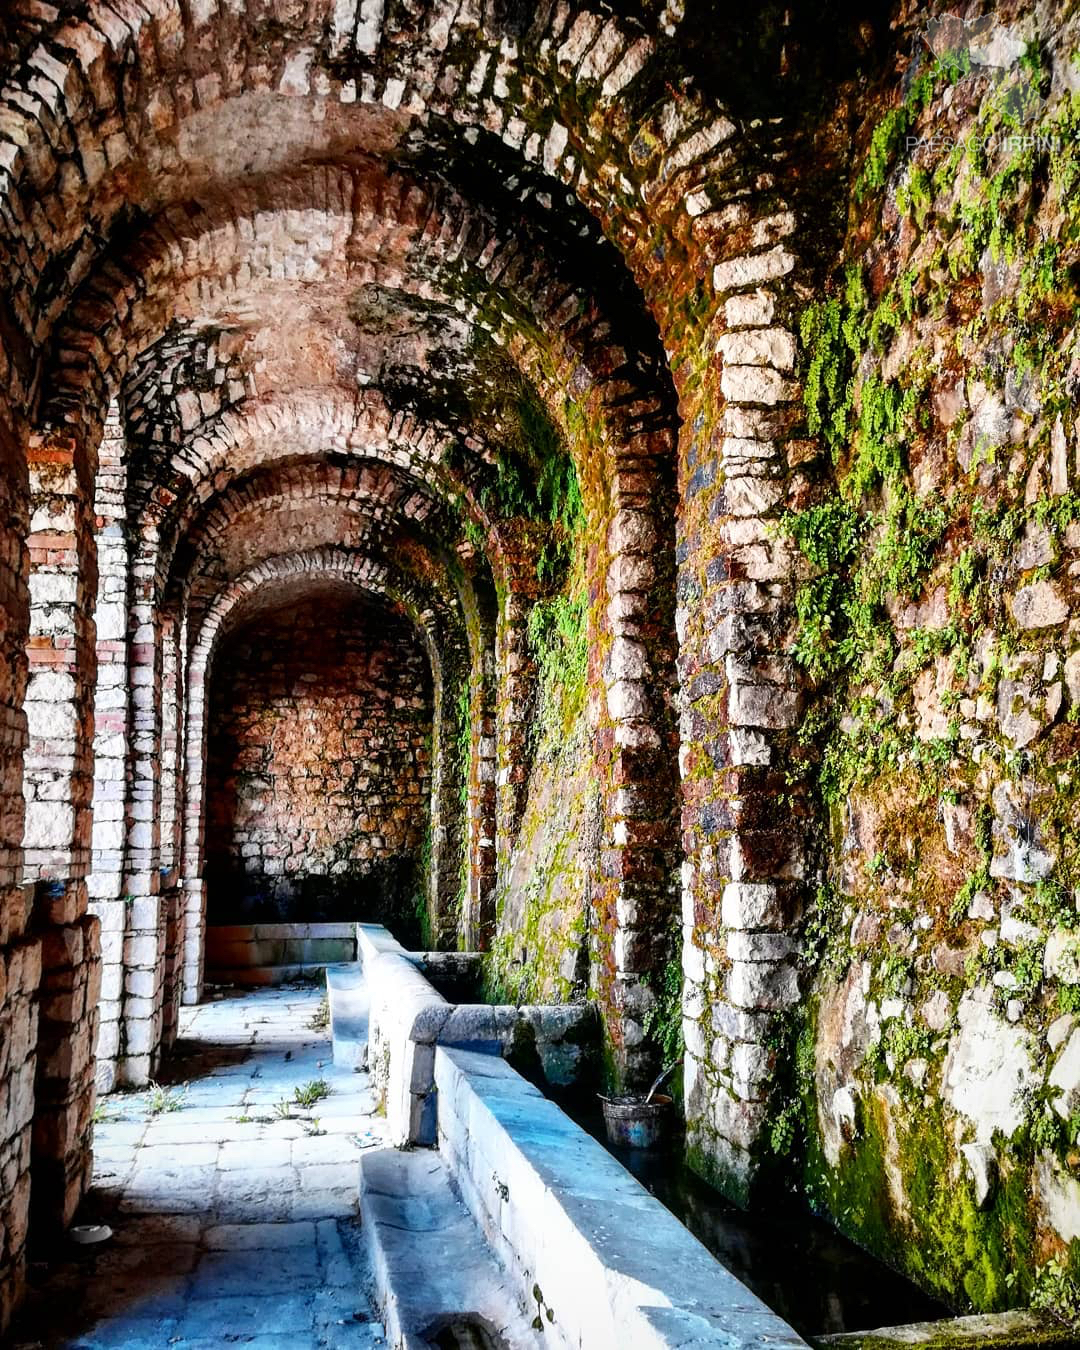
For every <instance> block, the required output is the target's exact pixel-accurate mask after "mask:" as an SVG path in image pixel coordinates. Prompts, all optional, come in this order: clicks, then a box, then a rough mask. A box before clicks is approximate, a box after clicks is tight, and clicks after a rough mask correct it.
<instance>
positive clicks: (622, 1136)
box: [600, 1092, 671, 1148]
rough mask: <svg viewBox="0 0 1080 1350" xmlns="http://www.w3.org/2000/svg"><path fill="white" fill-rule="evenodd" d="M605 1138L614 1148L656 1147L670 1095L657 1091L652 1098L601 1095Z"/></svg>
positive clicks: (667, 1111) (667, 1113)
mask: <svg viewBox="0 0 1080 1350" xmlns="http://www.w3.org/2000/svg"><path fill="white" fill-rule="evenodd" d="M600 1101H601V1103H602V1105H603V1108H604V1126H605V1128H606V1129H607V1137H608V1142H609V1143H611V1144H614V1145H615V1146H616V1147H617V1148H655V1147H656V1146H657V1144H659V1143H660V1142H661V1141H662V1140H663V1137H664V1133H665V1130H666V1128H667V1121H668V1115H669V1113H670V1110H671V1098H670V1097H664V1096H662V1095H661V1094H660V1093H659V1092H657V1093H656V1094H655V1095H654V1096H653V1099H652V1101H651V1102H648V1103H646V1102H644V1101H643V1100H642V1099H641V1098H640V1097H601V1098H600Z"/></svg>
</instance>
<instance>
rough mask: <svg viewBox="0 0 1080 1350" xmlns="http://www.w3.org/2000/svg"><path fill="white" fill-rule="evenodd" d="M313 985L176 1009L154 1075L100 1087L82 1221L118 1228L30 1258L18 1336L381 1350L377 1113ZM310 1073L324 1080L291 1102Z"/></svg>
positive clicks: (52, 1347) (71, 1344)
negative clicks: (310, 1099) (106, 1236)
mask: <svg viewBox="0 0 1080 1350" xmlns="http://www.w3.org/2000/svg"><path fill="white" fill-rule="evenodd" d="M319 998H320V993H319V990H318V989H316V988H312V987H305V988H302V989H278V988H275V989H260V990H257V991H254V992H251V993H245V994H244V995H242V996H235V995H234V996H226V997H224V998H222V999H220V1000H219V1001H215V1002H212V1003H208V1004H203V1005H201V1006H199V1007H197V1008H185V1009H183V1010H182V1012H181V1041H180V1042H179V1043H178V1056H177V1058H176V1059H174V1060H173V1061H172V1063H171V1064H170V1065H169V1066H168V1071H167V1072H166V1073H163V1075H162V1089H161V1090H159V1091H156V1092H155V1091H154V1090H153V1089H148V1090H146V1091H141V1092H131V1093H116V1094H113V1095H111V1096H109V1097H106V1098H103V1099H102V1101H101V1103H100V1105H99V1111H98V1121H99V1123H98V1124H97V1125H96V1127H95V1170H94V1186H93V1189H92V1190H91V1192H90V1195H89V1196H88V1199H87V1202H86V1204H85V1206H84V1212H83V1213H81V1214H80V1216H79V1219H80V1221H83V1222H98V1221H104V1222H107V1223H109V1224H110V1225H111V1226H112V1227H113V1228H114V1236H113V1238H112V1240H111V1241H110V1242H109V1243H107V1244H105V1245H104V1246H103V1247H101V1248H77V1247H75V1246H73V1245H72V1246H69V1247H67V1248H65V1249H64V1251H63V1252H62V1253H59V1254H58V1256H57V1258H56V1259H55V1260H54V1261H53V1262H52V1263H51V1264H50V1265H49V1266H48V1267H40V1266H35V1267H34V1268H33V1270H32V1279H31V1291H30V1297H29V1299H28V1303H27V1306H26V1308H25V1310H24V1312H23V1314H22V1316H21V1317H20V1320H19V1321H18V1323H17V1324H16V1326H15V1327H14V1328H13V1336H12V1340H11V1345H12V1346H13V1347H17V1348H19V1347H26V1348H27V1350H30V1347H33V1348H34V1350H39V1348H40V1350H60V1347H65V1348H67V1350H143V1347H147V1348H149V1347H153V1350H163V1347H173V1346H176V1347H180V1350H209V1347H214V1350H221V1347H222V1346H223V1345H229V1346H232V1345H242V1346H245V1347H248V1350H260V1347H267V1348H268V1350H269V1348H270V1347H286V1346H287V1347H288V1348H289V1350H309V1348H310V1350H381V1348H382V1347H385V1345H386V1340H385V1337H384V1334H383V1328H382V1325H381V1324H380V1322H379V1320H378V1317H377V1315H376V1313H375V1310H374V1307H373V1304H372V1302H371V1299H370V1295H369V1292H368V1290H369V1284H370V1272H369V1265H368V1261H367V1257H366V1253H365V1251H364V1248H363V1245H362V1243H361V1241H360V1234H359V1219H358V1216H357V1175H358V1167H359V1159H360V1157H361V1156H362V1154H363V1153H364V1151H365V1150H366V1149H368V1148H371V1147H375V1146H382V1144H383V1142H384V1140H383V1133H382V1128H381V1121H380V1119H379V1117H378V1116H377V1115H376V1113H375V1103H374V1097H373V1094H372V1092H371V1089H370V1086H369V1083H368V1078H367V1075H366V1074H365V1073H358V1072H356V1071H354V1070H352V1069H343V1068H341V1067H340V1066H339V1067H335V1066H334V1064H333V1063H332V1060H331V1053H330V1044H329V1040H328V1035H327V1032H325V1031H320V1030H316V1029H313V1028H312V1027H311V1025H310V1023H311V1020H312V1018H313V1016H314V1014H315V1012H316V1009H317V1008H318V1005H319ZM313 1081H321V1082H323V1083H325V1084H326V1087H327V1089H328V1092H329V1095H328V1096H326V1097H325V1098H323V1099H322V1100H321V1101H318V1102H316V1103H315V1104H314V1105H313V1106H311V1107H309V1108H304V1107H301V1106H299V1105H297V1104H296V1102H295V1101H294V1099H293V1093H294V1090H295V1089H297V1088H303V1087H304V1086H305V1085H306V1084H309V1083H311V1082H313ZM279 1104H280V1105H279Z"/></svg>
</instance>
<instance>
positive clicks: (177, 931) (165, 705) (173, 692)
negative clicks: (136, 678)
mask: <svg viewBox="0 0 1080 1350" xmlns="http://www.w3.org/2000/svg"><path fill="white" fill-rule="evenodd" d="M184 636H185V629H184V625H182V624H181V623H180V622H179V621H178V620H177V619H176V618H175V617H174V616H171V615H169V616H166V618H165V619H164V621H163V624H162V691H161V708H162V711H161V721H162V730H161V813H160V815H161V859H160V861H161V868H160V875H161V881H162V887H163V889H162V901H163V917H164V921H165V968H164V977H163V988H162V1027H161V1035H162V1045H163V1047H164V1048H165V1049H166V1050H168V1049H171V1047H172V1046H173V1045H174V1044H175V1042H176V1035H177V1030H178V1027H179V1019H180V1003H181V999H182V995H183V983H184V894H183V890H182V888H181V886H180V884H179V859H180V838H179V830H180V818H181V812H180V792H181V787H182V782H183V774H182V771H181V752H182V748H183V744H184V699H183V678H182V675H183V663H182V652H183V648H184V645H185V644H184Z"/></svg>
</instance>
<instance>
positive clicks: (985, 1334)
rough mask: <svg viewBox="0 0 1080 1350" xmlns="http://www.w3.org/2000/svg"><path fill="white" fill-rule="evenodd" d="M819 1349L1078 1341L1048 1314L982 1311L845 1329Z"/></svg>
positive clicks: (1035, 1347) (942, 1348)
mask: <svg viewBox="0 0 1080 1350" xmlns="http://www.w3.org/2000/svg"><path fill="white" fill-rule="evenodd" d="M814 1344H815V1346H817V1347H818V1348H819V1350H826V1347H830V1348H831V1347H833V1346H835V1347H837V1350H896V1347H898V1346H915V1347H922V1350H952V1347H956V1350H962V1348H963V1347H965V1346H981V1345H991V1346H996V1347H998V1350H1041V1347H1044V1346H1045V1347H1051V1346H1060V1347H1062V1350H1064V1347H1066V1346H1075V1345H1076V1344H1077V1336H1076V1333H1075V1332H1074V1331H1072V1330H1070V1329H1069V1328H1068V1327H1064V1326H1062V1325H1061V1324H1060V1323H1059V1322H1055V1321H1053V1320H1052V1319H1051V1318H1050V1317H1049V1316H1048V1315H1047V1314H1045V1313H1034V1312H1006V1313H982V1314H979V1315H976V1316H974V1317H952V1318H948V1319H946V1320H945V1321H943V1322H913V1323H911V1324H910V1325H909V1326H904V1327H880V1328H879V1329H878V1330H876V1331H853V1332H842V1333H839V1334H837V1335H835V1336H822V1337H819V1338H817V1339H815V1341H814Z"/></svg>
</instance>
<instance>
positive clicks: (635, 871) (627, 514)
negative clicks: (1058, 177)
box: [589, 432, 677, 1087]
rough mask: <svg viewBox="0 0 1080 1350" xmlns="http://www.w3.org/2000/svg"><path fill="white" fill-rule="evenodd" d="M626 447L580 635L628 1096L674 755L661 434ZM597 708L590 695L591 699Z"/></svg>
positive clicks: (653, 953)
mask: <svg viewBox="0 0 1080 1350" xmlns="http://www.w3.org/2000/svg"><path fill="white" fill-rule="evenodd" d="M654 436H655V444H652V439H653V438H647V437H642V438H640V443H638V444H635V443H633V442H631V443H630V444H629V445H628V446H627V447H626V451H625V453H624V454H623V455H621V456H620V463H619V467H618V468H617V470H616V473H615V475H614V482H613V484H612V499H613V509H612V514H611V516H610V519H609V521H608V522H607V533H606V541H605V542H606V549H604V550H602V551H598V552H600V556H602V557H606V559H607V566H606V573H605V575H604V578H603V582H602V589H603V593H604V594H605V596H606V606H605V608H604V610H603V611H602V614H601V615H600V616H599V617H594V620H593V622H594V623H599V625H600V627H601V631H600V633H596V634H591V635H590V672H589V673H590V687H591V688H592V689H595V690H597V691H600V690H602V691H603V692H602V700H603V701H602V704H601V706H600V707H599V709H595V708H594V710H593V713H592V716H593V718H594V722H595V725H596V726H597V742H596V744H597V761H598V763H599V764H600V765H601V766H602V767H601V772H602V773H603V775H604V836H603V839H602V844H601V873H602V879H603V891H602V895H603V907H602V913H601V916H600V920H601V923H602V924H603V926H604V928H605V929H606V930H607V931H608V932H609V933H611V934H612V935H613V937H612V951H611V961H610V967H609V974H608V979H609V981H610V984H609V990H608V997H609V999H610V1000H611V1001H612V1002H613V1004H614V1010H615V1013H616V1022H615V1025H616V1027H617V1034H618V1041H617V1043H616V1044H615V1045H614V1046H613V1050H614V1054H615V1058H616V1062H617V1063H618V1064H619V1066H620V1069H621V1072H622V1077H623V1079H624V1081H625V1083H626V1084H627V1086H629V1087H642V1086H645V1085H646V1084H647V1082H648V1081H649V1080H650V1079H651V1078H652V1077H653V1076H654V1074H655V1072H656V1070H657V1069H658V1068H659V1067H660V1066H659V1064H658V1060H657V1051H656V1048H655V1046H654V1045H653V1044H651V1043H650V1041H649V1039H648V1038H647V1037H646V1034H645V1020H646V1017H647V1015H648V1012H649V1010H650V1008H652V1006H653V1005H654V1002H655V997H656V994H655V985H656V982H657V980H658V979H659V977H660V975H661V972H662V968H663V965H664V962H665V960H666V959H667V957H668V956H669V954H670V952H669V947H670V944H671V937H670V932H671V928H672V920H673V918H674V912H675V909H676V906H677V899H676V892H675V886H674V868H675V842H676V837H677V830H676V822H675V814H674V809H675V808H674V802H675V768H674V759H675V746H674V735H673V732H674V727H673V721H672V715H671V701H672V695H673V686H674V652H673V650H672V641H671V636H670V629H671V622H670V621H671V617H672V611H673V609H674V581H673V576H672V569H673V561H672V558H673V548H672V547H671V543H670V541H669V538H668V536H669V533H670V529H671V514H672V513H671V500H670V488H668V489H667V490H665V489H664V484H665V472H666V471H665V464H666V463H667V462H668V461H669V460H670V455H671V441H670V439H669V438H668V436H667V435H666V434H665V433H662V432H661V433H655V434H654ZM590 697H591V698H592V699H593V700H594V703H595V702H599V697H600V696H599V693H598V694H596V695H591V696H590Z"/></svg>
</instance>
